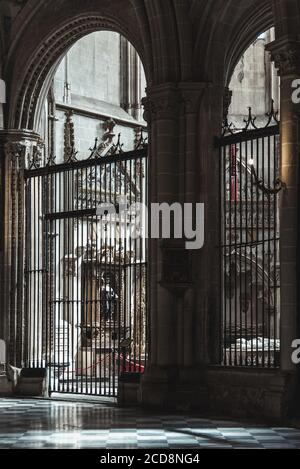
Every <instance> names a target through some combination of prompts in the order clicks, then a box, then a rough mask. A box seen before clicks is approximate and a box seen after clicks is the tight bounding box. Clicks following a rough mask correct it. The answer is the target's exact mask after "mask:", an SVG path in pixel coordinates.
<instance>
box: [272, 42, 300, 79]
mask: <svg viewBox="0 0 300 469" xmlns="http://www.w3.org/2000/svg"><path fill="white" fill-rule="evenodd" d="M266 50H267V51H269V52H270V53H271V60H272V61H273V62H274V64H275V67H276V68H277V69H278V73H279V75H280V76H281V77H287V76H293V75H298V74H300V40H299V39H297V38H291V37H283V38H280V39H277V40H276V41H273V42H271V43H270V44H268V45H267V46H266Z"/></svg>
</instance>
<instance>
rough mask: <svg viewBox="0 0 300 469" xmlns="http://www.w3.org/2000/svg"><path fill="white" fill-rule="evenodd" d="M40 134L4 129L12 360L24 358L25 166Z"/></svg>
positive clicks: (4, 282) (5, 327)
mask: <svg viewBox="0 0 300 469" xmlns="http://www.w3.org/2000/svg"><path fill="white" fill-rule="evenodd" d="M38 141H39V137H38V135H36V134H34V133H32V132H26V131H14V130H11V131H2V132H0V153H1V185H2V187H1V191H0V192H1V194H0V197H1V223H2V225H1V244H0V246H1V247H0V255H1V258H2V259H3V264H2V269H1V281H0V288H1V290H0V291H1V294H0V295H1V296H0V299H1V313H0V315H1V316H0V324H1V326H0V330H1V336H2V337H3V338H4V340H6V341H7V345H8V347H7V350H8V362H9V363H11V364H13V365H17V366H22V364H23V359H24V341H25V336H24V327H25V317H24V238H25V231H24V226H25V206H24V203H25V187H24V169H25V165H26V161H27V158H28V157H29V154H28V152H34V147H35V149H36V145H37V142H38Z"/></svg>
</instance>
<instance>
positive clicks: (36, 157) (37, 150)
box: [0, 129, 43, 167]
mask: <svg viewBox="0 0 300 469" xmlns="http://www.w3.org/2000/svg"><path fill="white" fill-rule="evenodd" d="M0 146H2V148H4V151H5V154H6V155H7V158H8V159H9V160H15V159H18V158H19V159H20V160H21V159H22V160H23V163H24V165H25V159H26V155H27V165H28V167H38V165H39V162H40V160H41V148H42V147H43V142H42V139H41V137H40V135H39V134H37V133H35V132H32V131H30V130H14V129H13V130H1V131H0Z"/></svg>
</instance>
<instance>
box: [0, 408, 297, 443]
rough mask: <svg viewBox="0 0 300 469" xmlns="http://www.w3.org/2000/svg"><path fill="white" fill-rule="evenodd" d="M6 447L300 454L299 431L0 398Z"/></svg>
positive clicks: (0, 426)
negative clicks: (258, 450)
mask: <svg viewBox="0 0 300 469" xmlns="http://www.w3.org/2000/svg"><path fill="white" fill-rule="evenodd" d="M2 448H62V449H64V448H86V449H89V448H97V449H101V448H103V449H114V448H122V449H136V448H143V449H151V448H155V449H159V448H170V449H188V448H194V449H201V448H210V449H211V448H298V449H300V430H297V429H293V428H282V427H267V426H260V425H255V426H254V425H250V424H249V425H246V426H245V425H241V424H240V423H238V422H229V421H222V420H208V419H205V418H200V417H198V416H197V415H182V414H178V415H176V414H163V415H160V414H154V413H153V412H151V413H150V412H145V411H142V410H140V409H119V408H117V407H115V406H113V405H109V404H102V403H98V402H97V403H95V402H74V401H61V400H51V401H47V400H30V399H26V400H16V399H0V449H2Z"/></svg>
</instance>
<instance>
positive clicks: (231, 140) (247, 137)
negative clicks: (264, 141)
mask: <svg viewBox="0 0 300 469" xmlns="http://www.w3.org/2000/svg"><path fill="white" fill-rule="evenodd" d="M279 133H280V126H279V125H271V126H269V127H262V128H259V129H254V130H240V131H237V132H236V133H234V134H229V135H223V136H222V137H216V138H215V147H217V148H220V147H223V146H225V145H234V144H237V145H238V144H240V143H243V142H248V141H251V140H252V141H253V140H259V139H260V138H264V137H270V136H273V135H279Z"/></svg>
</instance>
